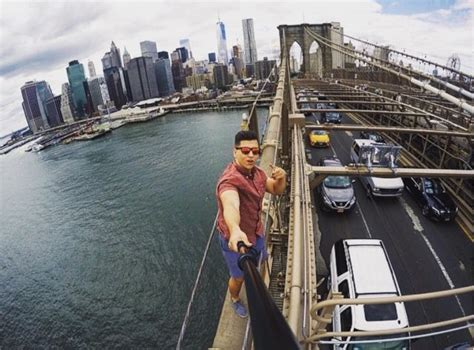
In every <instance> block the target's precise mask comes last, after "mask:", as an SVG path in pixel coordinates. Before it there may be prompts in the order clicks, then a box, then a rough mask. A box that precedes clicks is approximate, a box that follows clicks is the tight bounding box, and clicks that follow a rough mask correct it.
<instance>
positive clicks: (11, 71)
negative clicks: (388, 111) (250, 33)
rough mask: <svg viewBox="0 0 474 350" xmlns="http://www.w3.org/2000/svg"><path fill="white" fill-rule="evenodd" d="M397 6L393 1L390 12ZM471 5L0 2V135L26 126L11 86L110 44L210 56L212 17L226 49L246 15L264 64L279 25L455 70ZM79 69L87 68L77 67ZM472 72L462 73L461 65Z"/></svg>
mask: <svg viewBox="0 0 474 350" xmlns="http://www.w3.org/2000/svg"><path fill="white" fill-rule="evenodd" d="M401 6H403V2H400V3H399V4H398V7H401ZM473 7H474V6H473V1H472V0H458V1H456V2H455V3H454V4H453V5H452V6H451V7H449V8H444V9H442V10H439V9H434V10H433V11H426V12H424V13H419V14H417V15H393V14H385V13H383V7H382V5H381V4H379V3H378V2H376V1H375V0H357V1H348V0H346V1H326V2H323V1H314V0H313V1H305V2H297V3H293V2H289V1H288V2H271V1H261V0H260V1H252V2H250V1H240V2H237V1H230V0H227V1H213V2H202V1H199V2H194V3H190V2H183V1H176V2H171V1H148V2H123V1H122V2H120V1H118V2H112V1H107V2H80V1H62V2H51V1H50V2H31V1H29V2H25V3H17V2H5V1H1V0H0V44H1V47H2V50H1V51H0V135H1V134H4V133H7V132H10V131H12V130H13V129H15V128H17V125H20V126H23V125H26V122H25V118H24V115H23V110H22V108H21V94H20V87H21V86H22V85H23V84H24V83H25V82H26V81H28V80H33V79H37V80H46V81H47V82H49V83H50V85H51V87H52V89H53V92H54V93H55V94H59V93H60V92H61V90H60V89H61V85H62V83H64V82H66V81H67V76H66V70H65V68H66V66H67V65H68V62H69V61H71V60H73V59H78V60H79V61H80V62H81V63H83V64H84V66H85V68H86V66H87V61H88V60H92V61H93V62H94V63H95V67H96V70H97V72H98V73H100V72H101V71H102V64H101V61H100V59H101V58H102V56H103V55H104V53H105V52H106V51H108V50H109V49H110V42H111V41H112V40H113V41H114V42H115V43H116V45H117V46H118V47H119V48H120V49H121V51H122V52H123V48H124V46H126V47H127V50H128V51H129V52H130V54H131V55H132V57H136V56H139V55H140V45H139V43H140V41H143V40H153V41H156V42H157V46H158V50H166V51H172V50H174V49H175V48H176V47H178V46H179V40H180V39H184V38H188V39H190V43H191V48H192V51H193V55H194V57H195V58H197V59H205V58H207V54H208V53H209V52H215V51H216V22H217V19H218V14H219V16H220V19H221V20H222V21H223V22H224V23H225V25H226V31H227V38H228V42H227V44H228V48H229V49H230V48H231V47H232V45H234V44H235V43H236V42H237V41H238V42H239V43H240V44H241V45H242V46H243V39H242V19H243V18H253V19H254V25H255V35H256V42H257V49H258V55H259V58H260V59H261V58H263V57H264V56H268V57H269V58H273V56H274V55H275V52H276V51H277V50H278V49H279V35H278V30H277V26H278V25H280V24H298V23H303V22H306V23H327V22H333V21H336V22H340V23H341V25H342V26H343V27H344V32H345V33H347V34H349V35H351V36H355V37H358V38H361V39H366V40H369V41H371V42H374V43H378V44H390V45H391V46H392V47H394V48H396V49H406V50H407V52H410V53H413V54H418V55H421V56H423V57H424V56H425V55H428V57H432V58H433V59H434V60H437V61H438V62H439V63H442V64H445V63H446V61H447V59H448V57H449V56H450V55H451V54H452V53H455V52H456V53H458V54H459V56H460V57H461V62H462V65H463V67H466V64H467V66H468V65H469V62H471V65H472V46H469V43H472V42H473V34H472V26H473V20H472V18H473V17H472V13H473V10H472V9H473ZM86 70H87V68H86ZM471 71H472V67H471Z"/></svg>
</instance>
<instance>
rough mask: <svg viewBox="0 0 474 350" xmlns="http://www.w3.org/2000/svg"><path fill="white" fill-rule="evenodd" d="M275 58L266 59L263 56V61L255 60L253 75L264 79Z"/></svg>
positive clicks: (268, 73) (274, 62)
mask: <svg viewBox="0 0 474 350" xmlns="http://www.w3.org/2000/svg"><path fill="white" fill-rule="evenodd" d="M275 64H276V61H275V60H268V58H267V57H264V58H263V61H257V62H255V76H256V78H257V79H259V80H265V79H267V78H268V76H269V75H270V72H271V71H272V69H273V67H274V66H275Z"/></svg>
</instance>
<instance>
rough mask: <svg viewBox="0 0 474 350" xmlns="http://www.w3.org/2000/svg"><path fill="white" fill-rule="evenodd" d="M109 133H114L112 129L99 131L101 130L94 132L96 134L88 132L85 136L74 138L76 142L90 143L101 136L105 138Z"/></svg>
mask: <svg viewBox="0 0 474 350" xmlns="http://www.w3.org/2000/svg"><path fill="white" fill-rule="evenodd" d="M109 132H112V129H111V128H108V129H99V130H97V131H94V132H88V133H85V134H82V135H78V136H75V137H74V138H73V140H74V141H90V140H94V139H96V138H98V137H100V136H104V135H105V134H107V133H109Z"/></svg>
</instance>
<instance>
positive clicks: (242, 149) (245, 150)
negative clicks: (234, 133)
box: [235, 147, 260, 156]
mask: <svg viewBox="0 0 474 350" xmlns="http://www.w3.org/2000/svg"><path fill="white" fill-rule="evenodd" d="M235 149H240V152H242V153H243V154H245V155H247V154H249V153H250V152H252V153H253V154H254V155H255V156H258V155H259V154H260V148H258V147H235Z"/></svg>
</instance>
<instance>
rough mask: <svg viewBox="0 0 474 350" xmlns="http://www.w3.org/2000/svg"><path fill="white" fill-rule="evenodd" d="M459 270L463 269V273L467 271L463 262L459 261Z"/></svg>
mask: <svg viewBox="0 0 474 350" xmlns="http://www.w3.org/2000/svg"><path fill="white" fill-rule="evenodd" d="M459 268H460V269H461V271H466V266H464V264H463V263H462V261H459Z"/></svg>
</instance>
